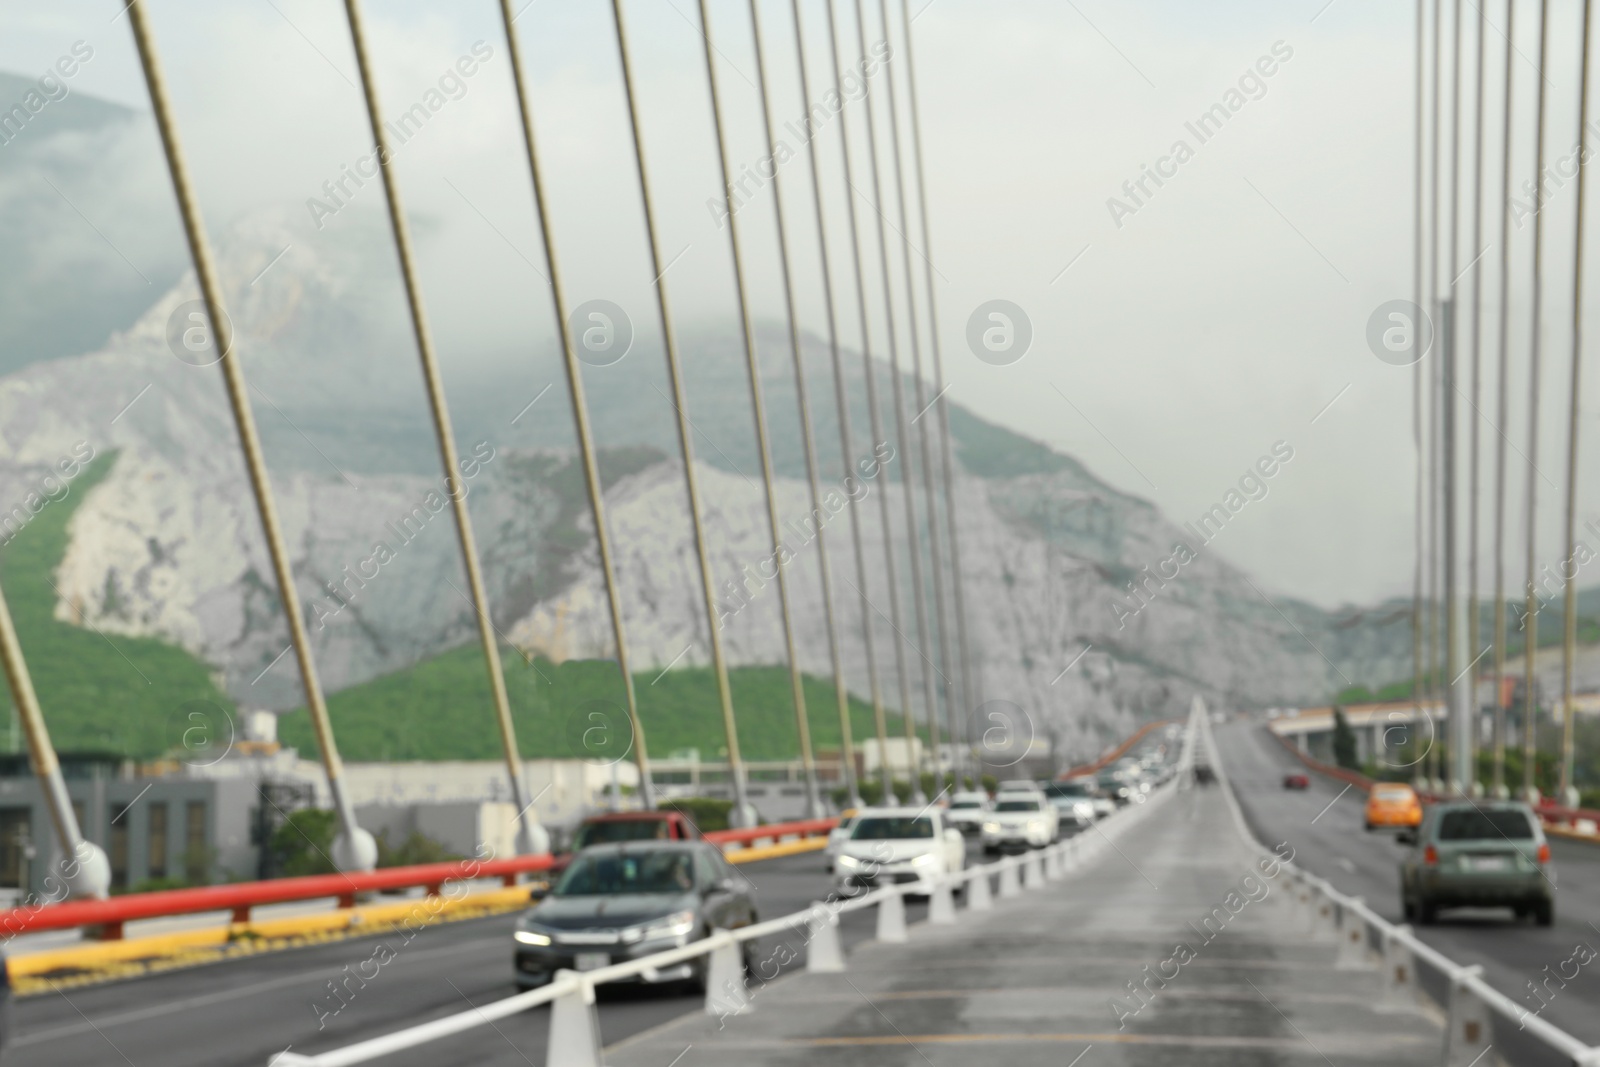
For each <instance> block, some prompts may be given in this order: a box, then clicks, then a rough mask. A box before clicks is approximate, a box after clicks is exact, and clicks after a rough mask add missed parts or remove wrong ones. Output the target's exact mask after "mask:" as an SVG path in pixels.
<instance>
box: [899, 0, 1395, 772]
mask: <svg viewBox="0 0 1600 1067" xmlns="http://www.w3.org/2000/svg"><path fill="white" fill-rule="evenodd" d="M1418 2H1419V3H1420V2H1421V0H1418ZM900 21H901V23H902V24H904V26H905V27H906V85H907V87H908V92H907V96H908V97H909V98H910V105H911V144H912V149H913V152H912V158H913V159H914V160H915V161H916V176H917V207H918V211H919V213H920V215H921V221H922V250H923V253H924V254H925V255H926V256H927V257H928V261H929V262H930V263H931V262H932V261H933V240H932V237H931V230H930V229H929V226H928V182H927V178H926V175H925V174H924V172H923V161H922V120H921V117H920V113H919V110H918V107H917V74H916V71H917V67H916V62H915V60H914V58H913V56H914V54H915V51H916V50H915V49H914V48H913V47H912V44H911V15H910V12H909V10H908V8H907V3H906V0H900ZM923 277H924V278H925V279H926V281H927V288H928V320H929V321H930V322H931V323H933V329H932V330H931V331H930V333H929V341H930V344H931V346H932V349H933V384H934V385H935V386H936V387H938V392H937V393H936V394H935V395H936V399H935V401H934V403H935V404H936V405H937V406H938V412H939V441H940V454H941V466H942V467H943V473H944V494H945V521H946V523H947V524H948V527H949V533H950V585H951V592H952V593H953V594H954V596H955V616H956V623H955V632H956V650H957V654H958V657H959V662H960V675H959V677H960V679H961V702H962V709H963V711H964V713H965V714H966V715H969V716H970V715H972V714H973V713H974V712H975V711H976V709H977V704H976V701H975V698H974V697H975V693H974V691H975V682H974V681H973V658H972V646H971V643H970V641H969V639H968V634H967V606H966V592H965V584H966V583H965V579H964V576H963V572H962V570H961V539H960V536H959V527H960V524H959V523H958V522H957V521H956V477H955V459H954V457H953V455H952V445H951V441H950V407H949V403H948V402H947V401H946V400H945V385H944V380H945V377H944V355H943V352H942V350H941V347H940V345H939V328H938V323H939V312H938V307H939V305H938V302H937V300H935V298H934V285H933V272H932V271H931V270H930V271H925V272H924V273H923ZM969 727H970V723H969V722H963V723H962V737H961V739H960V743H961V744H963V745H965V746H966V750H967V751H968V752H969V753H970V750H971V738H970V737H968V736H967V734H966V730H967V729H968V728H969Z"/></svg>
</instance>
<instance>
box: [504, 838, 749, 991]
mask: <svg viewBox="0 0 1600 1067" xmlns="http://www.w3.org/2000/svg"><path fill="white" fill-rule="evenodd" d="M755 921H756V900H755V894H754V891H753V890H752V889H751V887H750V882H749V881H748V880H747V879H745V878H742V877H740V876H739V874H738V873H737V872H735V871H734V869H733V867H732V866H730V865H729V863H728V861H727V860H725V859H723V858H722V852H721V850H719V849H717V848H716V847H715V846H713V845H710V844H707V843H706V842H703V841H683V842H670V841H661V842H654V841H647V842H629V843H626V844H620V845H597V846H594V847H592V848H587V849H584V850H583V851H582V852H580V853H578V854H577V855H576V856H574V857H573V859H572V862H571V863H570V864H569V865H568V866H567V869H566V871H565V872H564V873H563V874H562V876H561V880H560V881H558V882H557V883H556V885H555V888H554V889H553V890H552V891H551V892H550V894H549V895H548V896H546V897H545V898H544V899H543V900H541V901H540V902H539V903H538V904H537V905H535V906H534V907H533V908H531V909H529V910H528V911H527V912H525V913H523V916H522V918H521V919H519V920H518V921H517V925H516V929H515V930H514V931H513V933H512V937H513V942H512V945H513V961H514V966H515V970H516V977H517V985H519V986H521V987H522V988H524V989H531V988H533V987H535V986H541V985H544V984H545V983H547V982H549V981H550V979H551V977H552V976H553V975H554V974H555V972H556V971H557V970H562V969H565V970H573V971H592V970H597V969H599V968H601V967H608V966H610V965H611V964H613V963H621V962H623V961H625V960H631V959H637V958H639V957H641V956H648V955H651V954H652V953H655V952H663V951H665V950H666V949H669V948H677V947H679V946H681V945H686V944H688V943H689V942H691V941H698V940H700V939H701V938H704V937H707V936H709V934H710V933H711V931H712V930H714V929H735V928H737V927H740V926H745V925H747V924H750V923H753V922H755ZM754 944H755V943H754V942H746V943H745V951H746V954H747V961H750V960H751V954H753V953H754V952H755V951H756V950H755V947H754ZM708 966H709V965H708V963H707V957H704V956H702V957H701V958H699V959H697V960H692V961H690V962H687V963H680V964H676V965H674V966H671V967H663V968H661V969H660V970H658V971H653V972H647V973H646V974H645V975H643V976H641V977H639V978H637V979H634V980H635V981H639V982H646V983H659V982H687V983H689V985H690V987H691V988H694V989H697V990H701V991H703V990H704V988H705V981H706V971H707V968H708Z"/></svg>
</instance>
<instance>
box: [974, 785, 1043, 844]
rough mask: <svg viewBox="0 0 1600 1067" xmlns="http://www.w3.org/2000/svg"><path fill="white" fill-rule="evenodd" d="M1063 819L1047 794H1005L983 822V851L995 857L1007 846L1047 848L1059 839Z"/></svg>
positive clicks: (996, 802) (996, 801) (997, 798)
mask: <svg viewBox="0 0 1600 1067" xmlns="http://www.w3.org/2000/svg"><path fill="white" fill-rule="evenodd" d="M1060 820H1061V817H1060V815H1059V814H1058V813H1057V812H1056V809H1055V806H1054V805H1052V804H1051V803H1050V802H1049V801H1048V800H1046V799H1045V798H1044V794H1043V793H1034V794H1032V795H1027V794H1022V793H1009V794H1001V795H1000V796H998V797H996V798H995V802H994V810H993V811H991V812H989V817H988V818H987V819H985V820H984V821H983V851H984V853H985V854H987V855H991V856H992V855H994V854H995V853H997V852H999V851H1000V850H1002V849H1006V848H1044V847H1045V846H1046V845H1049V844H1050V843H1051V842H1053V841H1055V839H1056V836H1057V833H1058V831H1059V829H1060V825H1061V822H1060Z"/></svg>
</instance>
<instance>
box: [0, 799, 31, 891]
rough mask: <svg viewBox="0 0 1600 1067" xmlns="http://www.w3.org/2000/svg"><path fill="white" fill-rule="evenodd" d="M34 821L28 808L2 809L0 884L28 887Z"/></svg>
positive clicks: (9, 886) (0, 812) (10, 886)
mask: <svg viewBox="0 0 1600 1067" xmlns="http://www.w3.org/2000/svg"><path fill="white" fill-rule="evenodd" d="M32 821H33V813H32V812H31V811H30V810H29V809H27V808H5V809H0V886H4V887H5V888H7V889H26V888H28V849H29V848H30V847H31V846H32V825H31V824H32Z"/></svg>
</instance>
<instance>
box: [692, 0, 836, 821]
mask: <svg viewBox="0 0 1600 1067" xmlns="http://www.w3.org/2000/svg"><path fill="white" fill-rule="evenodd" d="M704 2H705V0H701V5H702V8H703V7H704ZM750 28H751V33H752V34H753V35H754V38H755V56H756V87H757V88H758V89H759V90H760V92H761V123H762V130H763V132H764V134H765V137H766V142H767V149H768V151H769V152H771V153H772V154H773V156H774V157H776V155H777V141H776V139H775V138H774V137H773V121H772V94H771V93H770V92H769V91H768V89H767V64H766V57H765V48H764V45H763V44H762V35H761V13H760V11H759V9H758V4H757V2H756V0H750ZM708 62H709V60H708ZM772 177H773V181H772V202H773V213H774V215H775V217H776V222H777V233H778V262H779V267H780V270H781V271H782V275H783V302H784V316H785V320H786V322H787V325H788V328H789V350H790V355H791V356H792V357H793V359H794V392H795V402H796V405H797V406H798V408H799V414H800V444H801V449H802V451H803V452H804V453H805V460H806V485H807V488H808V489H809V490H810V492H811V520H812V522H814V523H815V524H816V527H817V531H816V539H817V569H818V570H819V571H820V572H821V575H820V576H821V582H822V615H823V621H824V623H825V624H826V626H827V629H828V662H829V664H830V665H831V666H832V668H833V693H834V700H835V702H836V703H837V704H838V712H839V738H840V743H839V757H840V761H841V763H842V764H843V778H844V787H845V795H846V797H847V798H848V800H849V806H850V807H852V808H855V807H860V806H861V789H860V786H859V784H858V783H857V781H856V746H855V736H854V730H853V729H852V728H851V723H850V690H849V689H848V688H847V687H846V686H845V682H844V661H843V657H842V656H841V654H840V651H839V629H838V617H837V613H836V612H835V611H834V604H833V568H832V563H831V560H830V559H829V556H828V539H827V536H826V534H825V532H824V530H823V525H824V523H825V516H826V514H827V513H826V512H825V511H824V510H823V508H822V486H821V484H820V482H819V480H818V475H817V444H816V441H815V439H814V438H813V437H812V433H811V393H810V390H809V389H808V387H807V385H806V370H805V359H804V356H803V355H802V353H801V347H800V319H799V313H798V312H797V311H796V309H795V296H794V271H793V268H792V266H791V264H790V261H789V230H788V224H787V223H786V221H785V220H784V216H783V175H782V174H781V173H777V172H774V174H773V176H772ZM728 221H729V224H730V225H731V224H732V221H733V214H732V211H731V210H730V211H729V215H728Z"/></svg>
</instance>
